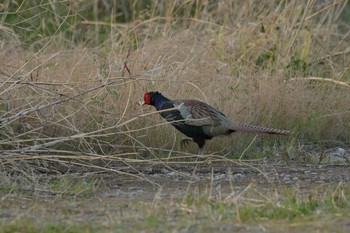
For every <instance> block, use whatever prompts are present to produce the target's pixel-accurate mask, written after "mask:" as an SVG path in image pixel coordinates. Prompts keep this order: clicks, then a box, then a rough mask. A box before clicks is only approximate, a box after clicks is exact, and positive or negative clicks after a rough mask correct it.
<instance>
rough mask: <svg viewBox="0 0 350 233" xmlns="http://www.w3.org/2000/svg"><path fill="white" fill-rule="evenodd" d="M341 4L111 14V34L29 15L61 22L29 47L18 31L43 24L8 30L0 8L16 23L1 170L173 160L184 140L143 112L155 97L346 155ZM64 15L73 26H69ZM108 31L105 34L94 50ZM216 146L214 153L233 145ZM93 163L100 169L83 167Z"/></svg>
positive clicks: (6, 49) (4, 66)
mask: <svg viewBox="0 0 350 233" xmlns="http://www.w3.org/2000/svg"><path fill="white" fill-rule="evenodd" d="M346 3H347V1H335V2H328V1H324V2H319V1H306V2H305V1H290V2H289V1H268V2H263V3H255V2H253V1H245V2H244V3H238V2H237V3H232V4H229V3H224V2H220V3H217V4H214V3H208V2H206V3H202V2H200V1H199V2H196V1H187V2H186V3H183V4H181V3H173V4H170V3H167V1H160V4H159V5H156V4H155V5H152V7H151V9H150V10H145V11H137V13H135V14H134V16H133V19H132V21H130V22H129V23H127V24H122V23H118V22H115V19H114V18H113V14H111V16H110V21H109V22H101V21H98V20H99V18H98V17H97V16H96V17H97V18H96V21H93V20H89V18H86V17H84V15H83V13H84V12H83V11H82V12H79V7H81V6H80V5H79V4H77V5H74V4H71V5H67V4H66V5H65V3H64V2H63V4H62V3H59V4H58V5H57V8H55V3H51V2H50V3H49V4H46V5H45V4H44V5H40V6H39V7H34V6H31V7H29V8H28V9H26V10H27V11H28V12H29V11H40V9H47V8H46V7H48V8H50V7H51V8H52V11H50V12H53V15H54V16H55V17H56V18H55V19H54V20H53V19H50V20H49V19H48V21H47V22H49V23H47V25H46V26H47V27H49V26H50V27H52V28H53V29H55V30H54V33H52V34H50V36H46V35H45V34H42V35H36V36H35V37H34V39H35V38H37V39H36V40H35V42H33V46H32V45H28V43H27V41H33V40H34V39H33V38H26V37H25V36H23V34H21V33H19V32H23V31H21V30H20V27H18V25H21V24H20V23H28V24H29V26H31V27H35V26H36V24H37V21H40V22H41V26H42V27H44V28H45V25H42V24H45V21H43V18H42V16H41V15H40V14H38V15H36V16H34V17H33V18H32V19H28V20H25V19H23V21H21V22H20V23H18V22H17V24H15V23H13V24H11V23H9V22H7V21H6V20H5V16H7V17H9V16H8V15H12V14H16V11H15V10H14V9H16V7H14V6H13V5H11V4H12V3H10V2H9V1H8V2H6V4H4V5H2V6H1V7H3V8H4V9H5V11H4V12H7V11H11V12H12V13H11V14H7V13H6V14H5V13H3V14H2V16H3V19H2V20H3V26H1V28H0V30H1V32H2V34H3V36H2V37H1V41H0V42H1V53H0V81H1V83H0V93H1V104H0V116H1V126H0V127H1V129H0V130H1V131H0V135H1V142H0V148H1V149H2V161H1V162H2V164H3V165H4V166H5V167H6V166H8V165H11V166H13V164H16V163H17V162H18V161H22V162H23V161H28V162H30V163H31V165H33V164H34V165H35V164H36V163H37V162H38V161H40V162H39V165H38V167H42V164H41V162H49V163H51V162H53V163H58V164H63V165H64V166H69V165H68V164H70V165H71V164H72V161H76V162H75V164H76V165H78V166H80V167H82V168H88V169H89V168H96V169H97V170H98V169H100V170H102V171H112V172H117V173H122V172H121V171H119V170H115V169H113V168H110V167H108V162H111V161H113V162H117V163H121V164H125V163H126V162H125V157H128V159H129V160H130V161H128V162H127V163H126V164H127V165H130V163H132V162H139V161H143V160H140V158H142V157H143V155H144V153H143V152H144V151H146V152H147V155H148V157H147V158H157V157H158V156H162V155H167V156H170V155H171V153H172V151H176V150H177V148H178V146H177V144H176V137H178V135H179V134H177V133H175V131H174V130H173V129H172V128H171V127H170V126H168V125H167V124H166V123H165V122H164V120H162V119H161V118H160V117H159V116H157V114H155V113H154V110H153V109H151V108H148V107H146V108H142V107H141V106H140V105H139V100H141V99H142V96H143V93H144V92H145V91H151V90H158V91H160V92H162V93H163V94H164V95H166V96H168V97H169V98H174V99H176V98H194V99H201V100H204V101H207V102H208V103H210V104H211V105H213V106H215V107H217V108H219V109H220V110H221V111H222V112H224V113H225V114H226V115H227V116H229V117H231V118H232V119H234V120H236V121H239V122H245V123H251V124H258V125H265V126H269V127H275V128H283V129H288V130H291V131H294V133H295V136H294V137H296V138H297V141H317V142H329V141H331V142H335V143H344V142H346V141H348V140H349V138H350V123H349V122H350V114H349V112H350V105H349V103H348V102H349V101H348V100H349V98H350V92H349V86H348V85H349V77H350V76H349V67H348V64H350V61H349V56H347V55H348V53H349V50H348V42H349V39H348V31H347V30H348V28H345V30H346V31H344V29H342V30H340V26H343V25H342V21H340V20H339V16H340V15H341V12H342V10H343V9H344V7H346ZM17 7H20V6H17ZM87 7H88V6H87ZM95 7H96V8H93V9H94V10H95V11H98V9H99V8H98V6H95ZM134 7H135V9H134V10H135V12H136V8H137V4H135V5H134ZM51 8H50V9H51ZM58 8H59V9H58ZM62 9H63V10H62ZM67 9H68V10H69V14H72V15H74V14H76V15H74V17H75V19H79V20H78V21H79V22H80V24H76V23H75V24H73V23H72V22H71V21H69V20H70V18H68V16H69V14H68V12H67V11H66V12H65V11H64V10H67ZM26 10H25V9H22V11H18V12H17V14H22V13H23V12H26ZM131 10H132V9H131ZM62 12H63V13H62ZM80 13H81V14H80ZM114 13H115V12H114ZM124 13H125V12H124ZM22 16H23V15H22ZM44 16H45V15H44ZM47 16H51V14H50V15H47ZM51 20H52V21H51ZM66 23H70V27H68V28H67V29H66V30H65V31H63V29H64V28H65V27H66V26H65V24H66ZM31 27H30V28H31ZM103 28H108V30H109V32H108V33H106V35H107V36H106V37H104V42H103V44H101V45H100V46H96V44H97V43H99V41H100V39H101V37H100V36H98V33H99V32H100V31H101V30H102V31H103V30H104V31H106V30H107V29H106V30H105V29H103ZM343 28H344V27H343ZM23 30H25V29H23ZM75 30H76V34H75V33H74V32H75ZM84 30H86V31H85V34H84V33H82V31H83V32H84ZM32 35H33V34H32ZM84 36H90V37H88V38H86V37H84ZM39 37H40V39H39ZM77 38H78V39H77ZM29 39H30V40H29ZM79 39H81V41H82V42H81V43H79V42H77V41H79ZM60 41H62V43H60ZM69 41H70V44H68V45H67V43H68V42H69ZM89 41H94V43H93V42H89ZM91 45H95V46H91ZM129 51H130V52H129ZM125 64H126V65H127V67H128V69H129V70H130V72H131V73H129V72H128V70H127V69H126V66H125ZM152 112H153V113H152ZM289 141H291V140H289ZM215 142H216V143H213V144H212V145H211V147H210V150H212V151H219V150H222V148H223V147H225V146H223V145H225V144H232V141H230V139H216V140H215ZM218 142H219V143H218ZM248 144H249V143H244V147H243V149H244V148H245V147H246V146H247V145H248ZM226 147H229V148H228V150H230V149H232V148H231V147H230V146H226ZM192 149H193V150H191V151H192V152H194V151H196V150H195V149H194V148H192ZM235 149H237V148H235ZM240 149H241V148H240ZM243 149H242V151H243ZM169 151H170V152H169ZM97 160H98V161H100V162H102V164H104V165H101V164H97V165H96V167H93V166H95V165H90V164H91V163H92V162H93V161H97ZM34 165H33V166H34ZM34 167H35V166H34ZM44 167H45V166H44ZM49 170H50V169H49ZM64 170H65V171H67V170H69V169H64Z"/></svg>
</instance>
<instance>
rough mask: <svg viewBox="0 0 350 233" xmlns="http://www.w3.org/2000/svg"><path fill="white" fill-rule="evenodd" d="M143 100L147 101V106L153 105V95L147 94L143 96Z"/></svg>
mask: <svg viewBox="0 0 350 233" xmlns="http://www.w3.org/2000/svg"><path fill="white" fill-rule="evenodd" d="M143 100H144V101H145V104H148V105H150V104H151V94H150V93H145V95H144V96H143Z"/></svg>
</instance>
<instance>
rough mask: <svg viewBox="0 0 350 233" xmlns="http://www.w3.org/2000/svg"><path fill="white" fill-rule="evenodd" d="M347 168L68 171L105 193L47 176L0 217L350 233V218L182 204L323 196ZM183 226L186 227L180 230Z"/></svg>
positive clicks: (10, 196)
mask: <svg viewBox="0 0 350 233" xmlns="http://www.w3.org/2000/svg"><path fill="white" fill-rule="evenodd" d="M349 169H350V168H349V167H348V166H347V165H305V164H301V163H296V162H293V163H290V164H286V163H284V162H280V163H277V164H273V165H272V164H271V161H270V162H268V161H263V160H260V161H257V162H247V163H244V162H235V161H233V162H210V161H206V160H203V163H200V162H198V161H197V162H196V164H189V163H188V162H187V163H184V164H181V163H175V164H166V165H164V164H163V165H147V164H138V165H135V166H133V167H132V168H124V169H122V170H123V171H125V172H129V173H130V174H135V175H138V176H139V178H136V177H132V176H124V175H118V174H111V173H108V174H89V175H84V174H79V173H76V174H70V175H69V176H71V177H74V178H75V179H79V180H86V181H87V182H88V181H89V180H96V181H98V186H99V188H97V189H96V190H95V191H94V192H93V193H91V194H88V195H79V194H78V195H76V194H74V195H70V194H69V193H64V191H62V190H60V193H55V192H53V191H48V190H47V189H44V188H43V187H44V186H45V185H44V184H48V183H50V182H51V181H52V180H54V179H57V175H47V174H44V175H41V176H39V177H38V178H37V179H36V185H33V187H30V188H27V189H23V190H22V193H21V194H20V195H19V194H18V192H11V191H10V192H8V193H7V194H5V195H2V198H1V200H2V201H1V209H0V220H1V223H8V222H11V221H12V222H16V221H19V220H23V219H27V220H28V221H33V222H39V223H45V222H61V223H65V224H72V223H78V224H83V225H84V224H93V225H96V226H98V227H105V229H110V227H112V229H115V228H113V226H118V229H119V230H121V231H135V232H137V231H139V230H140V229H142V231H147V229H148V228H144V227H145V224H146V226H148V225H149V224H151V226H150V228H149V231H153V230H155V229H158V231H159V232H163V231H169V230H170V231H171V229H173V230H175V231H178V232H212V231H216V232H218V231H230V232H232V231H236V232H266V231H267V232H279V230H280V229H281V228H280V227H281V226H282V227H283V228H284V229H286V231H287V232H304V231H308V232H310V231H314V232H329V231H333V232H349V231H350V220H349V218H348V217H345V216H336V215H334V216H333V215H331V216H330V215H326V216H320V217H316V218H313V217H312V216H311V217H310V216H309V217H307V216H306V217H305V219H304V220H303V221H302V222H300V221H297V222H295V221H292V222H289V221H288V220H283V221H277V222H276V221H258V222H249V221H248V222H244V221H243V222H242V221H238V220H237V219H232V220H231V221H227V220H226V221H221V220H220V219H211V220H210V221H208V219H205V218H203V219H202V220H201V217H200V216H201V214H200V213H195V212H196V210H193V209H191V208H188V207H186V205H181V203H184V202H185V200H186V197H188V196H189V195H190V196H191V195H192V196H195V197H200V196H201V194H203V193H205V194H206V195H207V196H209V197H211V198H212V199H215V200H220V201H221V202H225V200H226V199H229V198H234V197H238V196H240V195H244V196H246V197H245V198H248V197H249V195H248V196H247V195H246V194H245V193H254V195H252V196H254V197H256V194H258V195H261V196H263V195H267V196H268V195H271V193H273V192H276V190H277V192H278V190H281V191H282V190H292V191H293V190H294V191H295V192H297V193H298V194H302V195H304V194H306V195H307V194H308V193H310V194H315V193H316V195H323V192H322V190H326V189H329V188H334V189H336V188H337V185H339V184H342V185H346V186H347V185H348V184H349V183H350V177H349ZM274 190H275V191H274ZM315 190H316V191H315ZM267 196H266V199H269V197H267ZM237 200H238V199H237ZM242 200H243V199H242ZM160 206H163V207H162V208H164V209H162V211H161V213H163V214H165V215H166V218H165V219H166V220H164V219H163V221H165V222H162V221H160V222H158V220H157V224H156V226H153V225H152V221H151V220H149V217H147V216H150V214H151V215H152V211H154V213H155V214H159V208H160ZM179 210H181V211H182V212H185V213H187V214H188V215H189V216H188V218H189V219H191V221H190V220H188V219H187V217H186V218H185V219H182V218H183V216H182V215H180V216H182V217H178V216H177V215H178V214H177V213H176V211H179ZM181 211H180V212H181ZM198 216H199V217H198ZM187 220H188V222H186V221H187ZM149 221H151V223H149ZM179 221H180V222H182V223H181V224H183V225H181V224H180V225H179ZM140 222H141V223H140ZM142 222H143V223H142ZM147 224H148V225H147ZM164 226H165V228H164ZM162 227H163V228H162Z"/></svg>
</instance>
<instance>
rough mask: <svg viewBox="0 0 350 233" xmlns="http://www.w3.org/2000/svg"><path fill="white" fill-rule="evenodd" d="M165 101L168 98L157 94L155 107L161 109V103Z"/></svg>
mask: <svg viewBox="0 0 350 233" xmlns="http://www.w3.org/2000/svg"><path fill="white" fill-rule="evenodd" d="M166 101H169V99H168V98H166V97H164V96H163V95H157V98H156V99H155V103H154V106H155V107H156V109H157V110H161V109H162V105H163V104H164V103H165V102H166Z"/></svg>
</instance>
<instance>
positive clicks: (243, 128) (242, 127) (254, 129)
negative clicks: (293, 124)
mask: <svg viewBox="0 0 350 233" xmlns="http://www.w3.org/2000/svg"><path fill="white" fill-rule="evenodd" d="M231 130H234V131H237V132H246V133H265V134H279V135H289V134H290V132H289V131H287V130H279V129H272V128H267V127H261V126H254V125H246V124H237V125H234V126H232V127H231Z"/></svg>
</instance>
